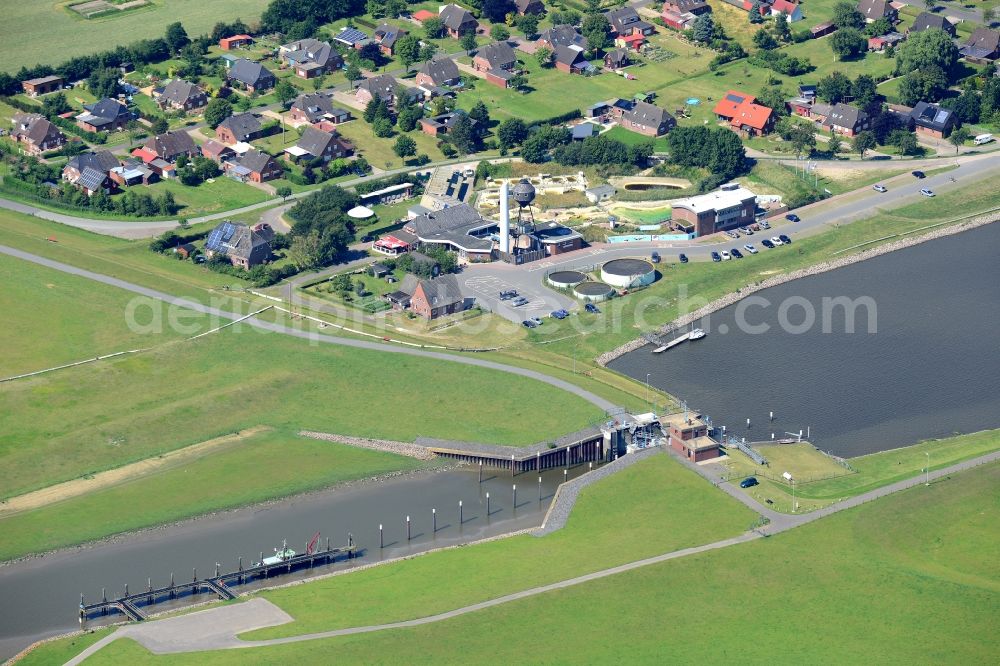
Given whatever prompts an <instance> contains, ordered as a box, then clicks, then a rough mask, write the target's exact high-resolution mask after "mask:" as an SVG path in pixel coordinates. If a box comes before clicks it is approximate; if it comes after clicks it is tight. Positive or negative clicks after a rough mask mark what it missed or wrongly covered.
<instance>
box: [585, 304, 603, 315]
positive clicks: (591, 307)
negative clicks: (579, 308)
mask: <svg viewBox="0 0 1000 666" xmlns="http://www.w3.org/2000/svg"><path fill="white" fill-rule="evenodd" d="M583 309H584V310H586V311H587V312H593V313H594V314H597V313H598V312H600V311H601V309H600V308H599V307H597V306H596V305H594V304H593V303H587V304H586V305H584V306H583Z"/></svg>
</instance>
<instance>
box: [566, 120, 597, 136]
mask: <svg viewBox="0 0 1000 666" xmlns="http://www.w3.org/2000/svg"><path fill="white" fill-rule="evenodd" d="M596 130H597V125H595V124H594V123H580V124H579V125H574V126H573V128H572V129H571V130H570V131H571V132H572V134H573V138H574V139H586V138H589V137H592V136H594V134H595V133H596Z"/></svg>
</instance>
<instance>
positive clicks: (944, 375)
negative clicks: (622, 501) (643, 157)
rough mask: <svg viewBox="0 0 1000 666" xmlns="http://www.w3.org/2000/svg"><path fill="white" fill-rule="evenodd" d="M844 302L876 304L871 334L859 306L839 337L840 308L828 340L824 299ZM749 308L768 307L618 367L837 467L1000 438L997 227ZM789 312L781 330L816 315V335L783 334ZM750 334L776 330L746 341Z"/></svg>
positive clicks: (746, 310)
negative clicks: (851, 460) (970, 439)
mask: <svg viewBox="0 0 1000 666" xmlns="http://www.w3.org/2000/svg"><path fill="white" fill-rule="evenodd" d="M762 251H763V252H794V251H795V245H794V243H793V244H792V245H791V246H788V247H779V248H776V249H773V250H762ZM733 261H739V260H733ZM744 261H746V260H744ZM746 263H749V262H746ZM844 296H846V297H848V298H849V299H871V301H870V302H872V303H874V304H875V306H876V308H875V310H874V312H875V315H876V316H875V324H876V327H875V331H874V332H869V328H868V324H867V315H868V312H869V310H867V309H866V308H864V307H861V308H858V309H856V310H855V314H856V318H855V332H854V333H847V332H845V328H846V326H845V322H846V317H845V316H843V312H844V310H843V309H842V308H841V309H834V310H833V311H832V315H831V316H829V317H827V321H828V324H829V326H828V332H824V330H823V325H822V324H823V322H822V320H823V319H824V317H823V299H835V298H838V297H844ZM755 297H757V298H759V297H763V298H764V299H766V303H764V302H762V301H757V302H755V303H754V304H752V305H751V304H750V302H749V299H745V301H744V302H743V307H742V312H741V311H740V310H741V307H740V304H736V305H734V306H730V307H727V308H725V309H723V310H720V311H718V312H716V313H714V314H713V315H711V316H710V317H706V318H705V319H703V320H702V321H701V322H699V323H696V326H699V327H701V328H703V329H704V330H705V331H706V332H707V334H708V335H707V336H706V337H705V338H703V339H701V340H697V341H693V342H686V343H683V344H681V345H679V346H678V347H676V348H674V349H671V350H669V351H667V352H665V353H663V354H660V355H655V356H654V355H652V354H650V350H651V347H648V346H647V347H644V348H642V349H639V350H637V351H635V352H632V353H629V354H626V355H624V356H622V357H620V358H618V359H616V360H615V361H614V362H612V363H611V364H610V367H611V368H613V369H614V370H616V371H618V372H621V373H624V374H626V375H629V376H631V377H633V378H635V379H637V380H639V381H641V382H645V381H646V379H647V373H649V382H650V384H651V385H653V386H656V387H657V388H660V389H663V390H665V391H668V392H669V393H671V394H673V395H675V396H678V397H679V398H681V399H683V400H685V401H686V402H687V404H688V405H689V407H690V408H692V409H694V410H697V411H700V412H702V413H704V414H707V415H709V416H711V418H712V420H713V422H714V423H715V424H716V425H726V426H727V434H731V435H736V436H740V437H746V438H747V439H748V440H751V441H754V440H756V441H760V440H767V439H770V437H771V433H774V434H775V436H776V437H782V436H784V434H785V433H786V432H798V431H799V430H800V429H801V430H803V431H805V430H807V429H808V430H809V431H810V432H811V435H812V439H813V441H814V443H815V444H816V446H818V447H819V448H821V449H823V450H825V451H829V452H831V453H834V454H836V455H839V456H843V457H853V456H859V455H864V454H867V453H873V452H876V451H882V450H887V449H892V448H898V447H901V446H907V445H910V444H914V443H916V442H918V441H920V440H923V439H928V438H936V437H947V436H950V435H952V434H955V433H967V432H974V431H977V430H982V429H986V428H994V427H997V426H1000V346H998V341H1000V224H990V225H986V226H983V227H979V228H977V229H973V230H970V231H967V232H963V233H960V234H956V235H953V236H946V237H944V238H940V239H936V240H933V241H930V242H927V243H923V244H920V245H916V246H913V247H910V248H907V249H903V250H899V251H897V252H892V253H889V254H886V255H883V256H880V257H877V258H874V259H870V260H868V261H864V262H861V263H858V264H854V265H851V266H847V267H845V268H841V269H838V270H834V271H830V272H827V273H821V274H819V275H815V276H811V277H807V278H803V279H800V280H795V281H793V282H788V283H785V284H783V285H779V286H777V287H774V288H772V289H768V290H765V291H763V292H758V293H757V294H755V295H754V296H752V297H751V298H755ZM827 302H828V303H831V302H832V301H827ZM855 302H857V303H864V302H868V301H855ZM783 303H784V304H786V305H785V307H786V308H787V309H786V310H785V317H784V319H785V321H786V322H788V323H790V324H792V325H793V326H794V325H799V324H802V323H804V322H805V321H806V316H807V312H808V311H809V310H810V309H811V310H812V312H813V313H814V314H815V315H816V321H815V324H814V325H813V326H811V327H809V328H808V330H805V331H804V332H798V331H796V332H788V331H786V330H782V326H781V321H782V316H781V312H780V310H781V307H782V304H783ZM741 322H743V323H744V325H742V326H741ZM746 324H749V325H750V326H754V327H760V325H767V327H768V330H767V331H766V332H763V333H756V332H748V331H747V330H746V329H747V326H746ZM772 411H773V412H774V414H775V420H774V422H773V423H772V422H769V413H770V412H772ZM748 418H749V419H750V427H749V428H747V426H746V421H747V419H748Z"/></svg>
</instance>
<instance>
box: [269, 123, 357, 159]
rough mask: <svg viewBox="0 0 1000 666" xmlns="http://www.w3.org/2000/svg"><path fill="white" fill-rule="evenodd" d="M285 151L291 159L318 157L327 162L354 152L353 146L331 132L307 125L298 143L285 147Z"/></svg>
mask: <svg viewBox="0 0 1000 666" xmlns="http://www.w3.org/2000/svg"><path fill="white" fill-rule="evenodd" d="M285 152H286V153H288V154H289V155H290V156H291V158H292V159H293V160H297V159H303V158H304V159H308V160H314V159H317V158H319V159H322V160H323V161H324V162H329V161H330V160H332V159H336V158H341V157H349V156H351V155H352V154H353V153H354V146H353V145H351V143H350V142H348V141H345V140H344V139H343V138H341V137H340V136H338V135H337V134H335V133H333V132H324V131H323V130H320V129H316V128H315V127H307V128H306V130H305V131H304V132H303V133H302V136H301V137H300V138H299V141H298V143H296V144H295V145H294V146H290V147H289V148H285Z"/></svg>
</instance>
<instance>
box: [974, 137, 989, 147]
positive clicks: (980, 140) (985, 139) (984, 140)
mask: <svg viewBox="0 0 1000 666" xmlns="http://www.w3.org/2000/svg"><path fill="white" fill-rule="evenodd" d="M992 140H993V135H992V134H980V135H979V136H977V137H976V138H975V139H973V140H972V142H973V143H974V144H976V145H977V146H981V145H983V144H984V143H989V142H990V141H992Z"/></svg>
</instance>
